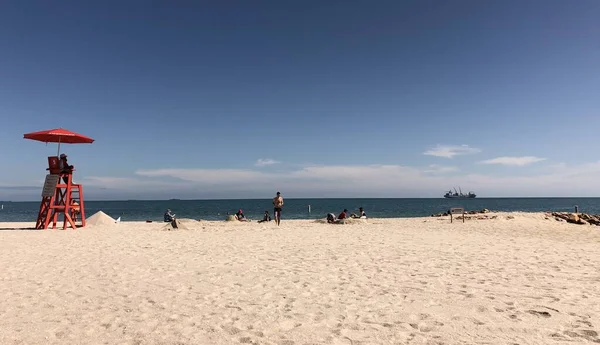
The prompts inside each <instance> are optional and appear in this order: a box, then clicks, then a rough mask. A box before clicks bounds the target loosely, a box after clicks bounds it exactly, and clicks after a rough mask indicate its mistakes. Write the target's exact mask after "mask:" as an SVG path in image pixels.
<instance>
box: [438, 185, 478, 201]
mask: <svg viewBox="0 0 600 345" xmlns="http://www.w3.org/2000/svg"><path fill="white" fill-rule="evenodd" d="M458 190H459V191H456V188H454V193H452V191H451V190H449V191H447V192H446V194H444V198H448V199H472V198H474V197H476V196H477V195H475V193H473V192H469V193H467V194H463V192H462V190H461V189H460V187H458Z"/></svg>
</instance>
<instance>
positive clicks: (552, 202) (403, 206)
mask: <svg viewBox="0 0 600 345" xmlns="http://www.w3.org/2000/svg"><path fill="white" fill-rule="evenodd" d="M0 204H2V205H3V209H1V210H0V222H30V221H31V222H35V220H36V217H37V213H38V210H39V206H40V203H39V202H2V201H0ZM309 205H310V213H309V211H308V206H309ZM575 205H578V206H579V211H580V212H586V213H592V214H600V198H475V199H444V198H436V199H287V198H286V199H285V205H284V207H283V212H282V220H285V219H318V218H324V217H325V216H326V214H327V213H329V212H333V213H335V214H338V213H340V212H341V211H342V210H343V209H344V208H346V209H348V210H349V212H350V213H352V212H354V213H357V212H358V208H359V207H364V209H365V212H366V213H367V215H368V216H369V217H376V218H396V217H423V216H429V215H431V214H435V213H442V212H445V211H446V210H448V209H449V208H451V207H464V208H465V209H466V210H481V209H484V208H487V209H489V210H492V211H523V212H543V211H562V212H566V211H573V210H574V206H575ZM85 206H86V207H85V211H86V216H87V217H89V216H91V215H93V214H94V213H96V212H98V211H100V210H102V211H103V212H105V213H106V214H108V215H110V216H112V217H113V218H117V217H121V219H122V220H123V221H140V220H142V221H143V220H153V221H161V220H162V215H163V213H164V211H165V209H167V208H170V209H171V210H172V211H173V212H174V213H175V214H176V215H177V217H179V218H192V219H204V220H223V219H225V217H226V215H227V214H234V213H236V212H237V210H238V209H242V210H243V211H244V214H245V215H246V217H248V218H250V219H257V220H258V219H261V218H262V215H263V213H264V211H265V210H268V211H269V213H270V214H273V206H272V204H271V199H253V200H156V201H141V200H135V201H86V203H85Z"/></svg>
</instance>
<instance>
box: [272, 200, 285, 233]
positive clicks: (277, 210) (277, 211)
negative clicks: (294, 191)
mask: <svg viewBox="0 0 600 345" xmlns="http://www.w3.org/2000/svg"><path fill="white" fill-rule="evenodd" d="M282 207H283V197H282V196H281V193H279V192H277V196H275V197H274V198H273V216H274V217H275V223H277V226H279V223H281V208H282Z"/></svg>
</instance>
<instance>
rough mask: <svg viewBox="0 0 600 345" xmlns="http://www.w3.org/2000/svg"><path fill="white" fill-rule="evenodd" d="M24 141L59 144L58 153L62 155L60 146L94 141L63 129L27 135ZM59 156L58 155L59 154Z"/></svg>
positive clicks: (24, 136)
mask: <svg viewBox="0 0 600 345" xmlns="http://www.w3.org/2000/svg"><path fill="white" fill-rule="evenodd" d="M23 138H24V139H31V140H37V141H41V142H45V143H58V153H60V144H61V143H67V144H91V143H93V142H94V139H92V138H90V137H86V136H85V135H83V134H79V133H75V132H71V131H69V130H66V129H63V128H56V129H49V130H47V131H39V132H32V133H26V134H24V135H23ZM57 155H58V154H57Z"/></svg>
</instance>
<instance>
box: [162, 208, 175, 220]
mask: <svg viewBox="0 0 600 345" xmlns="http://www.w3.org/2000/svg"><path fill="white" fill-rule="evenodd" d="M174 220H175V215H174V214H173V213H171V209H169V208H168V209H167V210H166V211H165V215H164V221H165V223H166V222H172V221H174Z"/></svg>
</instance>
